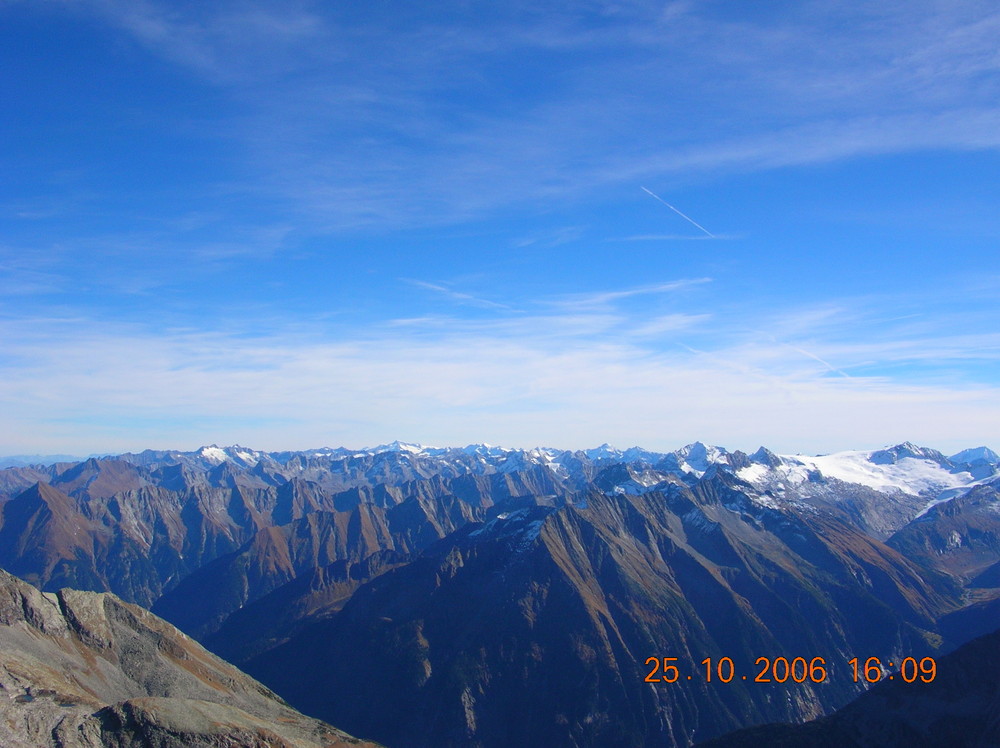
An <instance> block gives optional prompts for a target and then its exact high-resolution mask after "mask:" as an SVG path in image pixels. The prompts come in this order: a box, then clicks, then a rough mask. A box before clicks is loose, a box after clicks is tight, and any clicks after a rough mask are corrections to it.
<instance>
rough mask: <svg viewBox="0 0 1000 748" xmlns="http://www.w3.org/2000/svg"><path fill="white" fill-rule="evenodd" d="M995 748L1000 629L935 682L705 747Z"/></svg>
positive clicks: (948, 660) (878, 691) (886, 684)
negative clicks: (814, 717)
mask: <svg viewBox="0 0 1000 748" xmlns="http://www.w3.org/2000/svg"><path fill="white" fill-rule="evenodd" d="M761 745H766V746H773V747H774V748H883V747H885V746H906V748H995V747H996V746H998V745H1000V631H996V632H994V633H992V634H987V635H985V636H983V637H980V638H978V639H975V640H974V641H971V642H969V643H967V644H965V645H963V646H962V647H960V648H959V649H957V650H955V651H954V652H952V653H951V654H949V655H946V656H944V657H941V658H939V659H938V661H937V675H936V677H935V678H934V680H933V681H932V682H930V683H924V682H922V681H921V680H919V679H918V680H917V681H916V682H914V683H905V682H902V681H901V680H898V679H894V680H892V681H888V680H883V681H882V682H881V683H879V684H878V685H877V686H875V687H874V688H872V690H871V691H869V692H868V693H866V694H864V695H863V696H861V697H859V698H858V699H857V700H855V701H854V702H852V703H851V704H849V705H848V706H846V707H844V708H843V709H841V710H839V711H838V712H836V713H835V714H832V715H830V716H829V717H824V718H821V719H817V720H814V721H811V722H807V723H806V724H803V725H764V726H761V727H755V728H749V729H746V730H740V731H739V732H735V733H732V734H730V735H726V736H724V737H722V738H719V739H718V740H712V741H709V742H707V743H704V744H702V745H701V746H699V748H751V747H756V746H761Z"/></svg>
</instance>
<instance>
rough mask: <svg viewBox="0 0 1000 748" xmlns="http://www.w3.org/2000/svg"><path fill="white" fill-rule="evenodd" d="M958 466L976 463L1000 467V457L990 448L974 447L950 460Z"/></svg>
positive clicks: (953, 456)
mask: <svg viewBox="0 0 1000 748" xmlns="http://www.w3.org/2000/svg"><path fill="white" fill-rule="evenodd" d="M948 459H949V460H951V461H952V462H954V463H955V464H956V465H969V464H972V463H976V462H984V463H986V464H987V465H1000V455H998V454H997V453H996V452H994V451H993V450H992V449H990V448H989V447H973V448H971V449H963V450H962V451H961V452H958V453H956V454H953V455H952V456H951V457H949V458H948Z"/></svg>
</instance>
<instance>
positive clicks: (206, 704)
mask: <svg viewBox="0 0 1000 748" xmlns="http://www.w3.org/2000/svg"><path fill="white" fill-rule="evenodd" d="M0 743H2V744H3V745H4V746H5V747H6V748H40V747H44V746H53V747H55V746H59V748H84V747H85V746H86V747H92V748H96V747H97V746H120V747H122V748H126V747H127V748H132V747H133V746H134V747H135V748H139V746H150V745H156V746H159V747H160V748H181V746H220V747H221V746H233V745H243V746H259V747H260V748H264V747H266V746H273V747H274V748H278V747H279V746H280V747H282V748H292V747H293V746H294V747H298V748H321V747H326V748H334V747H335V746H337V747H339V746H366V745H367V746H372V745H373V744H372V743H365V742H363V741H359V740H356V739H354V738H352V737H351V736H349V735H347V734H346V733H343V732H341V731H339V730H336V729H334V728H332V727H330V726H329V725H327V724H324V723H322V722H319V721H318V720H315V719H310V718H309V717H306V716H304V715H302V714H300V713H298V712H296V711H295V710H293V709H291V708H290V707H289V706H288V705H287V704H285V703H284V702H283V701H282V700H281V699H279V698H278V697H276V696H275V695H274V694H273V693H271V692H270V691H269V690H268V689H266V688H265V687H264V686H262V685H261V684H260V683H258V682H257V681H254V680H253V679H251V678H250V677H248V676H246V675H245V674H243V673H241V672H240V671H239V670H237V669H236V668H234V667H233V666H231V665H229V664H228V663H226V662H224V661H223V660H221V659H219V658H218V657H215V656H214V655H212V654H210V653H209V652H207V651H206V650H205V649H204V648H202V647H201V646H200V645H198V644H197V643H196V642H194V641H192V640H191V639H190V638H188V637H187V636H185V635H184V634H182V633H181V632H180V631H178V630H177V629H175V628H174V627H173V626H171V625H170V624H168V623H166V622H165V621H162V620H160V619H158V618H156V617H155V616H153V615H151V614H150V613H148V612H147V611H145V610H143V609H142V608H139V607H138V606H135V605H131V604H129V603H125V602H123V601H122V600H120V599H119V598H117V597H115V596H114V595H110V594H106V593H95V592H79V591H76V590H70V589H64V590H60V591H59V592H58V593H41V592H39V591H38V590H36V589H35V588H34V587H31V586H30V585H28V584H25V583H24V582H22V581H20V580H18V579H16V578H15V577H13V576H11V575H9V574H7V573H6V572H3V571H0Z"/></svg>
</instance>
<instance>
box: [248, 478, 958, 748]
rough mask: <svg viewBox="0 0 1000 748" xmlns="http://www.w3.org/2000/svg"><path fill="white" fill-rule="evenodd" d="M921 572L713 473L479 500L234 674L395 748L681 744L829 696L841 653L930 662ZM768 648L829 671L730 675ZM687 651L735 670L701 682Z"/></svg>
mask: <svg viewBox="0 0 1000 748" xmlns="http://www.w3.org/2000/svg"><path fill="white" fill-rule="evenodd" d="M921 574H922V571H921V570H920V569H918V568H917V567H915V566H913V565H912V564H910V563H909V562H908V561H906V559H904V558H903V557H902V556H900V555H899V554H898V553H897V552H895V551H893V550H892V549H890V548H888V547H887V546H885V545H883V544H881V543H879V542H878V541H876V540H874V539H872V538H869V537H867V536H865V535H863V534H861V533H859V532H857V531H856V530H853V529H852V528H850V527H849V526H848V525H846V524H844V523H842V522H839V521H838V520H836V519H831V518H828V517H823V516H820V515H815V516H813V515H808V514H807V515H804V516H798V515H796V514H795V513H790V512H787V511H781V510H779V509H777V508H775V507H774V506H771V505H769V502H768V500H767V498H766V497H761V496H758V495H756V494H755V493H754V492H753V491H752V490H751V489H750V488H749V487H748V486H746V485H745V484H741V483H739V482H738V481H736V480H735V479H734V478H732V477H731V476H727V475H724V474H719V475H716V476H714V478H712V477H710V478H709V479H707V480H704V481H702V482H701V483H699V484H698V485H697V486H696V488H695V489H694V490H691V489H687V488H679V487H676V486H675V487H674V488H673V490H671V491H668V492H667V493H665V494H664V493H656V492H653V493H647V494H643V495H641V496H630V495H624V494H617V495H612V496H607V495H602V494H598V493H592V494H589V495H587V496H586V497H580V500H579V501H578V502H577V503H576V504H566V505H563V506H545V505H542V506H526V505H524V504H523V502H522V503H521V504H514V505H513V506H508V505H503V504H502V505H498V506H497V507H495V510H494V515H493V516H492V518H491V519H490V520H489V521H488V522H486V523H485V524H482V525H470V526H467V527H465V528H462V529H459V530H458V531H456V532H455V533H453V534H452V535H449V536H448V537H446V538H445V539H443V540H442V541H440V542H438V543H436V544H435V545H433V546H431V547H430V548H428V549H427V550H426V551H425V552H424V553H423V554H422V555H421V556H419V557H418V558H416V559H415V560H414V561H412V562H411V563H409V564H408V565H406V566H403V567H401V568H398V569H395V570H392V571H389V572H388V573H385V574H383V575H381V576H379V577H377V578H375V579H374V580H372V581H371V582H369V583H367V584H365V585H363V586H361V587H360V588H359V589H358V590H357V591H356V592H355V593H354V595H353V596H352V597H351V599H350V600H349V601H348V602H347V604H346V605H344V607H343V609H342V610H341V611H340V612H339V613H337V614H336V615H334V616H333V617H332V618H330V619H329V620H327V621H323V622H320V623H316V624H314V625H312V626H310V627H308V628H306V629H304V630H303V631H302V632H301V633H299V634H297V635H295V636H293V637H292V638H291V639H290V640H289V641H288V642H287V643H286V644H284V645H282V646H280V647H277V648H275V649H274V650H272V651H271V652H268V653H265V654H263V655H261V656H259V657H257V658H255V659H253V660H251V661H250V662H249V663H248V664H247V667H248V670H249V671H250V672H252V673H255V674H256V675H257V676H258V677H261V678H262V679H263V680H264V681H265V682H267V683H269V684H271V685H272V687H274V688H276V689H278V690H280V691H281V692H282V693H283V694H284V695H286V697H288V698H289V699H290V700H291V701H292V703H294V704H296V705H297V706H298V707H300V708H302V709H303V710H305V711H307V712H308V713H311V714H315V715H318V716H322V717H324V718H327V719H331V720H335V721H336V720H338V719H339V720H340V722H341V723H342V724H344V725H345V726H346V727H347V728H348V729H353V730H355V731H358V732H362V733H363V734H369V735H372V736H373V737H375V738H376V739H379V740H383V741H385V742H387V743H389V744H391V745H394V746H431V745H435V746H436V745H477V746H501V745H527V744H545V745H578V746H584V745H590V746H614V745H621V746H641V745H651V744H657V745H675V746H684V745H689V744H690V742H691V741H692V739H699V738H705V737H710V736H711V735H713V734H719V733H721V732H724V731H725V730H726V729H732V728H734V727H736V726H739V725H744V724H752V723H755V722H762V721H768V720H776V719H781V720H800V719H803V718H808V717H812V716H816V715H818V714H821V713H822V712H823V711H824V710H827V709H830V708H832V707H834V706H836V705H839V704H842V703H845V702H846V701H847V700H849V699H850V698H851V697H853V696H854V695H856V694H857V693H858V691H859V689H860V688H861V686H858V685H856V684H854V683H853V682H851V681H850V680H849V679H848V678H846V677H844V674H843V671H844V670H846V669H847V664H846V663H847V661H848V660H849V659H850V657H852V656H854V653H855V652H858V651H865V652H867V651H872V652H874V651H877V652H880V653H887V655H893V654H899V655H900V656H901V655H902V654H903V653H906V654H918V653H926V652H928V651H930V650H931V647H930V646H929V644H928V641H927V639H926V638H925V634H924V631H925V630H926V629H928V628H930V627H931V626H933V619H934V617H935V616H936V615H937V614H938V613H939V612H940V611H941V610H943V609H945V608H946V607H947V606H948V605H949V604H951V603H952V601H950V600H949V599H947V598H946V597H945V596H942V595H940V594H939V593H937V592H935V590H934V589H933V588H931V587H930V586H929V585H928V584H927V583H926V582H925V581H924V579H923V577H922V576H921ZM779 655H782V656H787V657H793V656H805V655H808V656H809V657H810V658H812V657H816V656H822V657H824V658H826V661H827V663H829V665H830V667H831V668H840V669H841V671H842V672H840V673H839V677H838V678H836V679H830V680H829V681H828V682H827V683H824V684H823V685H822V686H816V685H814V684H811V683H806V684H802V685H791V684H787V683H786V684H785V685H784V686H782V687H780V688H779V687H777V686H776V685H775V684H771V686H766V685H763V684H754V683H752V682H751V683H747V682H744V681H743V680H742V678H741V677H740V676H741V675H743V674H747V675H749V676H750V678H751V681H752V678H753V676H754V674H755V673H756V670H755V669H754V667H753V666H754V663H755V660H756V658H757V657H761V656H768V657H775V656H779ZM648 657H660V658H662V657H677V658H678V660H677V661H676V664H677V665H679V666H680V667H681V668H682V670H683V673H684V676H685V677H683V678H682V679H681V680H680V682H678V683H673V684H664V683H660V684H652V683H646V682H644V678H645V676H646V675H647V674H648V673H649V670H650V668H649V666H647V665H646V664H645V663H646V660H647V658H648ZM706 657H711V658H713V661H718V659H719V658H721V657H730V658H732V659H733V661H734V663H736V666H737V667H738V668H739V675H738V676H737V678H736V679H735V680H734V681H733V682H731V683H725V684H721V683H706V682H705V676H704V673H703V672H702V671H703V669H704V666H702V665H700V663H701V662H702V660H704V659H705V658H706ZM687 675H691V676H692V678H691V680H688V679H687V678H686V676H687ZM348 683H350V688H347V687H346V686H347V684H348ZM331 686H333V687H334V689H335V691H336V692H337V693H338V694H339V695H338V697H337V698H335V699H334V698H330V697H329V696H328V695H327V693H326V691H325V690H324V689H326V688H329V687H331ZM779 693H780V696H779ZM373 703H374V704H382V703H392V704H393V706H394V708H393V710H392V711H391V713H388V714H387V713H378V714H372V713H371V712H370V711H369V710H368V709H367V708H366V706H365V705H367V704H373Z"/></svg>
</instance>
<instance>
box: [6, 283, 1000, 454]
mask: <svg viewBox="0 0 1000 748" xmlns="http://www.w3.org/2000/svg"><path fill="white" fill-rule="evenodd" d="M654 288H655V287H654ZM647 290H648V289H647ZM603 296H604V299H605V301H604V303H605V304H608V305H610V306H609V307H608V308H607V309H605V310H604V311H603V312H592V313H585V314H580V313H579V312H578V311H576V310H573V309H559V308H555V309H554V310H553V311H540V312H536V313H533V314H526V315H521V316H518V317H516V318H508V319H497V320H484V321H480V322H476V321H470V320H450V319H448V318H436V319H431V320H422V321H414V322H413V325H416V329H414V327H413V326H412V325H410V326H408V325H375V326H371V327H368V328H367V329H363V330H358V331H356V333H355V334H354V335H352V336H350V337H349V338H342V339H339V340H329V339H323V338H320V337H317V336H314V335H313V336H307V335H304V334H303V333H301V332H299V333H297V334H291V333H289V332H285V333H282V332H280V331H279V332H277V333H275V334H273V335H247V334H246V333H232V334H226V333H221V332H201V333H186V332H167V333H160V334H156V335H154V334H150V333H146V332H143V331H142V330H141V329H138V328H128V327H125V326H108V325H94V324H91V323H88V322H86V321H84V320H72V319H69V320H65V319H64V320H55V319H53V320H36V321H34V322H31V323H28V324H25V323H17V324H15V323H12V322H4V323H2V324H0V339H2V340H3V355H2V357H0V372H2V378H3V382H4V387H3V390H2V393H0V412H2V414H3V415H2V420H0V426H2V430H3V433H4V434H5V435H6V443H0V449H2V451H5V452H11V453H13V452H18V453H22V452H33V451H44V452H51V451H68V452H83V453H89V452H94V451H102V450H111V451H113V450H120V449H139V448H144V447H150V446H162V447H166V446H171V447H194V446H196V445H198V444H200V443H203V442H207V441H217V442H220V443H221V442H239V443H243V444H249V445H252V446H257V447H261V448H270V449H276V448H306V447H309V446H316V445H321V444H330V445H337V444H343V443H346V444H348V445H357V444H361V443H369V442H370V443H376V442H380V441H386V440H391V439H392V438H403V439H409V440H414V441H423V442H426V443H439V444H464V443H468V442H472V441H489V442H492V443H501V444H511V445H518V446H532V445H534V444H548V445H554V446H562V447H570V448H573V447H585V446H591V445H593V444H598V443H601V442H604V441H608V440H610V441H613V442H617V443H621V444H633V443H638V444H641V445H644V446H647V447H650V448H663V449H666V448H673V447H676V446H679V445H680V444H682V443H686V442H688V441H690V440H692V439H694V438H701V439H703V440H708V441H713V442H716V443H721V444H723V445H724V446H728V447H730V448H745V449H750V448H755V447H756V446H757V445H758V444H761V443H763V444H766V445H768V446H770V447H772V448H774V449H779V450H784V451H804V452H808V451H813V452H815V451H831V450H834V449H843V448H854V447H857V448H861V447H868V446H877V445H879V444H882V443H889V442H895V441H900V440H903V439H911V440H915V441H921V442H924V443H928V444H930V445H932V446H937V447H939V448H942V449H952V448H955V449H957V448H959V447H961V446H963V445H965V446H967V445H970V444H978V443H994V444H995V443H996V440H997V431H996V423H998V422H1000V420H998V419H1000V390H998V389H997V387H996V386H995V385H990V384H984V383H982V382H977V381H976V380H975V379H974V378H970V379H966V380H965V381H957V380H956V379H955V377H954V376H952V377H950V378H949V379H948V380H947V381H940V380H935V378H934V377H933V376H930V377H921V376H912V375H909V376H908V375H907V374H906V372H905V371H902V372H900V371H896V372H894V373H893V374H892V375H890V374H889V373H887V372H888V371H889V369H890V367H891V365H892V364H905V365H907V366H913V365H918V366H923V365H927V364H934V365H936V366H947V365H949V362H955V361H969V360H976V361H981V362H984V363H993V364H996V363H1000V336H998V335H996V334H993V333H982V334H977V333H968V334H965V335H960V336H944V335H937V336H935V335H928V334H924V335H920V336H916V337H910V338H906V339H901V338H894V337H893V335H892V332H893V330H892V329H890V330H888V331H887V333H886V334H883V335H881V336H880V337H877V338H872V339H868V340H858V339H857V338H856V337H855V338H854V339H850V338H848V337H845V336H846V334H847V332H848V331H850V330H856V329H857V327H856V319H853V318H845V319H842V320H840V321H839V322H838V321H836V320H834V319H832V316H833V315H831V312H830V309H834V308H836V305H831V306H830V307H828V308H826V309H823V310H821V311H820V312H818V313H812V312H809V311H808V310H807V311H806V313H800V312H796V311H788V312H785V313H782V314H772V315H771V317H770V319H769V320H763V319H762V320H758V321H759V322H764V321H769V322H772V323H773V324H771V325H768V326H766V327H768V328H771V329H783V330H786V331H788V330H794V329H799V330H802V331H803V334H799V335H797V336H787V337H786V339H787V340H790V341H792V342H790V343H785V342H775V341H774V339H773V337H772V336H762V335H759V334H757V333H754V332H752V331H746V328H743V329H744V332H743V333H738V332H734V330H733V329H727V328H726V323H725V321H724V320H718V319H713V318H712V317H710V316H709V315H691V314H684V313H676V314H673V315H661V316H660V317H659V318H655V319H647V318H646V317H644V316H642V315H637V314H634V313H629V312H627V311H625V310H624V309H623V308H622V306H623V305H618V306H615V305H614V304H612V301H628V299H629V298H631V297H630V296H629V295H628V293H627V292H624V291H622V292H608V293H606V294H604V295H603ZM609 299H610V301H609ZM624 306H627V305H624ZM806 319H809V320H812V321H813V323H815V322H817V321H821V322H820V324H822V325H823V330H822V333H820V332H819V329H818V328H817V327H815V326H813V327H812V328H811V330H812V332H811V335H810V336H807V335H805V334H804V332H805V331H806V330H807V329H808V328H809V324H808V323H805V322H804V321H803V320H806ZM900 332H901V331H900V330H896V333H900ZM727 341H728V342H727ZM807 351H808V352H807ZM831 360H832V361H836V362H837V363H838V365H839V368H835V367H833V366H832V365H830V364H829V363H827V362H828V361H831ZM871 361H875V362H877V363H878V365H879V366H880V367H881V371H880V372H879V373H875V374H867V375H860V374H855V375H853V376H851V377H846V376H832V377H831V376H830V374H831V373H837V374H844V373H846V371H849V370H851V368H852V365H854V364H861V363H865V362H871Z"/></svg>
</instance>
